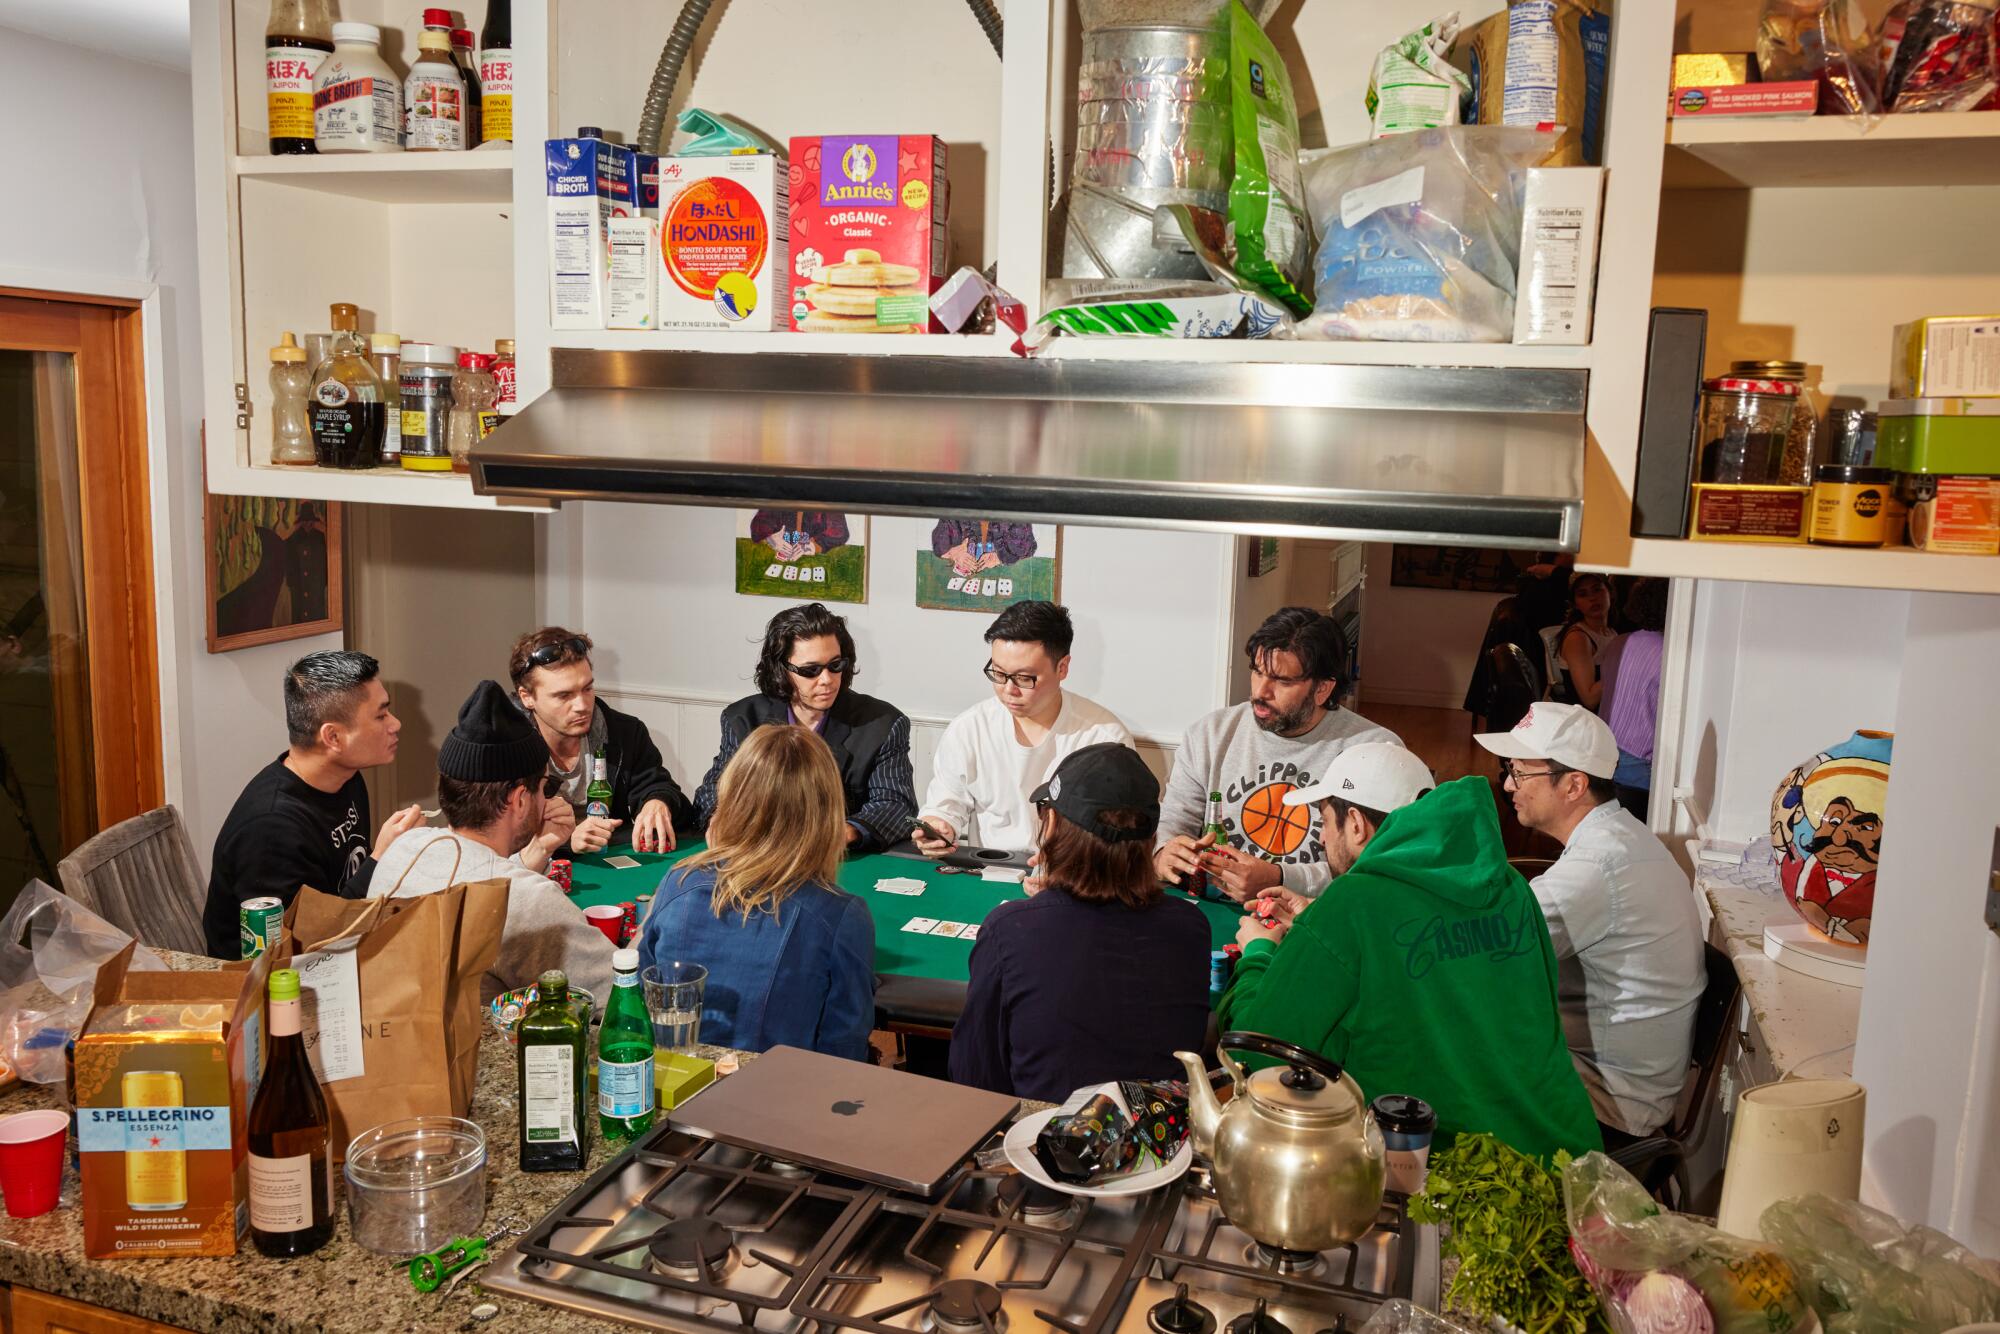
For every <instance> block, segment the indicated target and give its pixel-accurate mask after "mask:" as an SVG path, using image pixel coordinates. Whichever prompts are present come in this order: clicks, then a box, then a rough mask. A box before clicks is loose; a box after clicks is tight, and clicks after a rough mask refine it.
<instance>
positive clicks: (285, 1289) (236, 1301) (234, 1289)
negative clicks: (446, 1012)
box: [0, 956, 754, 1334]
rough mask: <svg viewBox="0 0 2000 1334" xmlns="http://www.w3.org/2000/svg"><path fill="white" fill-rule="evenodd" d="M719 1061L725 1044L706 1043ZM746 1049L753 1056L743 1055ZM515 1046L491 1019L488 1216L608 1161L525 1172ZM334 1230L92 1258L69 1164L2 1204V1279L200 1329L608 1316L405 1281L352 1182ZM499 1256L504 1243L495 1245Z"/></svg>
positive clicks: (53, 1094) (357, 1331) (11, 1099)
mask: <svg viewBox="0 0 2000 1334" xmlns="http://www.w3.org/2000/svg"><path fill="white" fill-rule="evenodd" d="M168 959H169V962H170V963H172V964H173V965H174V966H176V967H197V968H198V967H202V966H204V965H206V966H209V967H213V966H214V964H213V963H212V962H210V961H207V960H198V959H194V958H192V957H189V956H168ZM701 1051H702V1055H704V1056H707V1057H709V1058H711V1059H713V1058H715V1057H717V1056H721V1055H723V1054H725V1053H724V1049H722V1048H712V1047H704V1048H702V1049H701ZM738 1056H739V1058H740V1059H742V1060H751V1059H754V1057H753V1056H752V1055H751V1054H750V1053H738ZM514 1083H515V1078H514V1048H513V1046H512V1044H510V1043H509V1042H508V1041H507V1039H506V1038H505V1037H504V1036H502V1035H501V1034H499V1033H497V1032H495V1031H494V1030H493V1029H492V1028H491V1027H490V1026H489V1027H488V1028H487V1029H486V1032H485V1035H484V1037H483V1038H482V1040H481V1042H480V1047H479V1083H478V1086H477V1088H476V1089H475V1090H474V1093H473V1098H472V1119H473V1120H475V1121H477V1122H478V1123H479V1124H480V1126H481V1127H482V1128H484V1130H485V1131H486V1137H487V1154H488V1156H487V1167H486V1221H485V1223H484V1224H483V1227H484V1229H485V1230H486V1231H488V1232H491V1231H494V1230H497V1228H498V1227H499V1226H500V1225H501V1224H502V1223H503V1222H505V1223H510V1224H518V1225H520V1226H522V1227H526V1226H529V1225H531V1224H533V1223H534V1222H536V1221H537V1220H539V1219H540V1218H541V1216H542V1215H543V1214H545V1213H547V1212H548V1211H549V1210H550V1209H552V1208H554V1207H555V1205H556V1204H557V1203H558V1202H559V1201H560V1200H561V1199H562V1198H563V1196H565V1195H567V1194H568V1193H569V1192H570V1191H571V1190H573V1189H575V1188H576V1187H577V1186H579V1185H581V1184H582V1183H583V1181H584V1177H585V1175H586V1173H587V1172H589V1171H595V1170H596V1169H597V1168H598V1167H599V1166H601V1165H602V1164H603V1163H604V1162H605V1161H606V1160H607V1159H608V1158H610V1157H612V1156H614V1155H613V1152H611V1151H607V1149H606V1147H605V1144H604V1141H603V1139H602V1138H601V1137H596V1136H593V1139H592V1144H591V1152H590V1163H589V1166H588V1168H587V1169H586V1171H585V1172H523V1171H521V1170H520V1168H519V1166H518V1162H519V1159H518V1156H517V1153H516V1148H515V1133H516V1125H517V1122H516V1114H515V1107H514ZM62 1105H63V1103H62V1094H61V1090H60V1089H57V1088H53V1087H50V1086H45V1085H39V1084H22V1085H21V1086H20V1087H19V1088H17V1089H15V1090H14V1091H13V1092H11V1093H7V1094H4V1095H0V1114H4V1113H7V1112H24V1111H32V1110H35V1109H36V1108H41V1107H59V1106H62ZM336 1193H337V1194H338V1195H339V1196H340V1202H339V1203H338V1204H337V1206H336V1208H337V1210H338V1218H337V1222H336V1226H335V1229H334V1235H333V1240H332V1241H330V1242H328V1243H327V1244H326V1245H325V1246H324V1247H322V1248H321V1249H320V1250H318V1251H316V1252H314V1253H313V1254H312V1255H309V1256H306V1257H305V1258H303V1259H299V1260H272V1259H267V1258H265V1257H264V1256H261V1255H259V1254H257V1253H256V1251H255V1250H252V1249H250V1246H249V1242H248V1240H247V1239H246V1240H245V1242H244V1243H243V1245H244V1253H242V1254H238V1255H234V1256H226V1257H212V1258H187V1257H177V1258H174V1259H158V1260H92V1259H87V1258H85V1256H84V1254H83V1217H82V1212H81V1210H80V1209H79V1208H78V1187H77V1178H76V1169H75V1167H74V1166H73V1165H70V1164H69V1163H68V1162H66V1163H65V1166H64V1170H63V1194H62V1203H61V1204H60V1205H59V1206H58V1207H57V1208H56V1209H55V1210H54V1211H53V1212H51V1213H47V1214H44V1215H42V1216H41V1217H40V1218H27V1219H18V1218H8V1217H5V1216H4V1215H0V1283H8V1284H13V1285H15V1286H17V1287H23V1288H33V1289H35V1290H36V1291H38V1292H45V1293H48V1294H50V1295H51V1296H55V1297H66V1298H68V1299H70V1300H71V1301H78V1302H84V1303H87V1304H89V1305H92V1306H101V1307H106V1308H109V1309H111V1310H113V1311H120V1312H123V1313H125V1314H127V1315H133V1316H138V1317H141V1318H143V1319H147V1320H156V1321H159V1322H161V1323H162V1324H167V1325H175V1326H179V1327H182V1328H185V1329H189V1330H196V1331H201V1332H202V1334H263V1332H265V1331H274V1332H277V1334H293V1332H297V1334H307V1332H311V1334H319V1332H320V1331H325V1332H326V1334H386V1332H387V1331H419V1330H422V1331H433V1330H466V1331H471V1330H479V1331H486V1332H488V1334H580V1332H581V1331H585V1330H602V1329H604V1328H606V1325H605V1323H604V1322H603V1321H602V1320H598V1319H594V1318H591V1317H586V1316H581V1315H576V1314H572V1313H569V1312H565V1311H562V1310H560V1309H558V1308H556V1307H552V1306H543V1305H540V1304H539V1303H533V1302H525V1301H522V1300H520V1299H519V1298H515V1297H509V1296H506V1295H504V1294H501V1293H487V1292H486V1291H485V1290H484V1289H483V1288H481V1287H480V1286H479V1284H478V1281H477V1275H476V1274H475V1276H474V1277H472V1278H468V1279H466V1280H465V1281H464V1282H462V1283H460V1284H459V1286H458V1288H457V1289H456V1290H455V1291H454V1292H453V1293H452V1294H451V1295H450V1296H448V1297H444V1298H442V1299H441V1298H440V1297H439V1296H438V1295H437V1294H435V1293H432V1294H420V1293H418V1292H417V1291H416V1289H414V1288H412V1287H411V1286H410V1280H409V1275H408V1272H407V1268H406V1266H407V1263H408V1262H407V1261H400V1260H391V1259H389V1258H387V1257H385V1256H379V1255H376V1254H374V1253H373V1252H370V1251H366V1250H363V1249H362V1248H361V1247H359V1246H357V1245H355V1244H354V1242H353V1241H352V1240H351V1238H350V1234H349V1232H348V1226H347V1213H346V1195H345V1190H344V1188H343V1189H342V1190H341V1191H338V1192H336ZM494 1249H495V1252H496V1253H497V1252H498V1251H500V1250H503V1249H505V1244H504V1243H503V1244H501V1245H497V1246H496V1247H495V1248H494ZM488 1301H490V1302H493V1303H495V1304H497V1305H498V1306H499V1308H500V1310H499V1314H497V1315H495V1316H493V1317H492V1318H490V1319H487V1320H483V1321H482V1320H475V1319H473V1318H472V1315H471V1312H472V1309H473V1307H475V1306H478V1305H479V1304H481V1303H482V1302H488Z"/></svg>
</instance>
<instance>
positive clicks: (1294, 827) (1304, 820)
mask: <svg viewBox="0 0 2000 1334" xmlns="http://www.w3.org/2000/svg"><path fill="white" fill-rule="evenodd" d="M1291 790H1292V785H1291V784H1290V783H1266V784H1265V785H1264V786H1263V787H1260V788H1258V789H1257V790H1256V791H1255V792H1252V793H1251V794H1250V795H1249V796H1247V797H1245V798H1244V799H1243V814H1242V821H1243V824H1242V829H1243V837H1244V838H1246V839H1248V840H1249V841H1250V844H1251V846H1252V847H1254V848H1256V849H1257V851H1259V852H1261V853H1263V854H1264V855H1265V856H1267V857H1289V856H1291V855H1292V854H1293V853H1294V852H1297V851H1298V850H1299V845H1300V844H1302V843H1304V842H1305V841H1306V836H1307V835H1309V834H1310V833H1312V811H1311V810H1310V809H1309V808H1307V807H1305V806H1287V805H1285V794H1286V793H1287V792H1290V791H1291Z"/></svg>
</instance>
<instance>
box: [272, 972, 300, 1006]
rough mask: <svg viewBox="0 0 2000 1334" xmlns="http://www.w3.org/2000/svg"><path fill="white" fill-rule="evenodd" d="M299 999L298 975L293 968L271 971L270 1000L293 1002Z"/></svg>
mask: <svg viewBox="0 0 2000 1334" xmlns="http://www.w3.org/2000/svg"><path fill="white" fill-rule="evenodd" d="M298 998H299V974H298V970H297V969H295V968H274V969H272V970H271V999H272V1000H274V1001H295V1000H297V999H298Z"/></svg>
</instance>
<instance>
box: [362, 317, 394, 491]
mask: <svg viewBox="0 0 2000 1334" xmlns="http://www.w3.org/2000/svg"><path fill="white" fill-rule="evenodd" d="M402 359H403V340H402V339H401V338H399V337H397V336H396V335H395V334H392V333H375V334H369V335H368V364H369V365H371V366H373V367H374V368H375V373H376V374H377V375H379V376H381V377H382V388H383V391H384V394H385V397H387V398H388V400H389V403H390V406H391V409H392V410H391V411H390V412H389V413H388V414H386V415H385V416H384V418H383V422H382V466H383V467H385V468H393V467H395V466H396V465H397V464H398V463H400V462H401V461H402V458H403V405H402V403H401V401H400V400H401V398H402V393H403V389H402V383H403V370H402V365H401V362H402Z"/></svg>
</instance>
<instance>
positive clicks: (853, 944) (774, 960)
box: [639, 867, 875, 1061]
mask: <svg viewBox="0 0 2000 1334" xmlns="http://www.w3.org/2000/svg"><path fill="white" fill-rule="evenodd" d="M714 892H715V872H714V870H713V869H711V868H709V867H697V868H695V869H693V870H686V869H682V868H679V867H676V868H675V869H674V870H672V871H669V872H668V873H667V876H666V879H664V880H662V881H661V882H660V888H659V892H658V893H657V894H655V895H654V896H653V910H652V912H651V913H650V914H649V915H648V916H647V918H646V924H645V928H644V929H643V931H642V932H641V933H640V938H639V966H640V967H641V968H642V969H643V968H647V967H651V966H652V965H654V964H658V963H666V962H672V961H674V960H681V961H684V962H687V963H698V964H700V965H701V966H702V967H704V968H706V969H708V985H707V988H706V989H705V990H704V992H703V994H702V1004H701V1040H702V1041H703V1042H707V1043H713V1044H715V1045H717V1046H723V1047H737V1048H740V1049H742V1050H744V1051H765V1050H767V1049H769V1048H771V1047H776V1046H790V1047H804V1048H806V1049H807V1050H809V1051H819V1052H825V1053H826V1054H827V1055H829V1056H845V1057H847V1058H849V1059H851V1060H857V1061H865V1060H867V1059H868V1032H869V1030H870V1029H872V1028H873V1027H874V1026H875V925H874V922H873V920H872V919H871V918H870V917H869V915H868V905H867V904H865V903H863V902H862V901H861V900H860V899H858V898H856V897H854V896H853V895H852V894H847V893H844V892H842V891H841V890H838V889H835V888H833V887H832V886H830V885H824V884H818V883H815V884H810V885H806V886H805V887H803V888H801V889H799V890H798V891H797V892H795V893H794V894H792V895H791V896H790V897H789V898H787V899H786V900H785V901H784V902H783V903H781V904H780V905H779V906H778V910H777V912H776V913H770V912H763V911H758V912H753V913H750V914H748V915H747V916H746V915H745V914H744V913H741V912H735V911H732V912H729V913H727V914H726V915H724V916H722V917H717V916H716V915H715V909H714V908H713V907H712V906H711V903H712V895H713V894H714Z"/></svg>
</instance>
